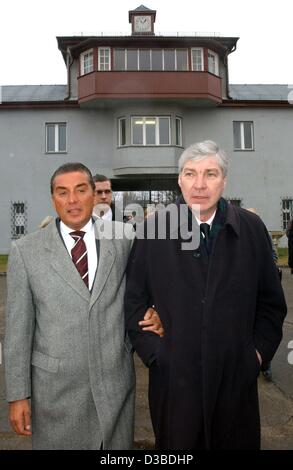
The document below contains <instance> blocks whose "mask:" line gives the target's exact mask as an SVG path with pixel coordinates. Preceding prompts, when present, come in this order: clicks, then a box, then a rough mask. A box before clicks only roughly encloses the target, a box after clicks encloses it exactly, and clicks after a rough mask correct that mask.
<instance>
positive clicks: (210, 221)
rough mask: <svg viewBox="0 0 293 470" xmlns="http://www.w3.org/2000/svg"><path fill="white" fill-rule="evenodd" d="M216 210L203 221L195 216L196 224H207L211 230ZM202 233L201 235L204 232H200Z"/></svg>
mask: <svg viewBox="0 0 293 470" xmlns="http://www.w3.org/2000/svg"><path fill="white" fill-rule="evenodd" d="M216 212H217V211H216V210H215V212H214V213H213V215H212V217H210V218H209V219H208V220H206V221H205V222H203V221H202V220H199V219H198V218H197V217H196V216H195V218H196V221H197V223H198V225H200V224H203V223H205V224H208V225H209V226H210V230H211V228H212V225H213V220H214V218H215V215H216ZM202 235H203V237H204V234H202Z"/></svg>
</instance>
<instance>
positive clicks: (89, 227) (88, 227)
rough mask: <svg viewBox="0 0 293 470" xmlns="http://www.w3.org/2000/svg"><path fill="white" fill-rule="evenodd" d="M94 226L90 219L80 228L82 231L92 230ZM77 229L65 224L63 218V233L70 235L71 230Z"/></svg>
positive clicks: (61, 228)
mask: <svg viewBox="0 0 293 470" xmlns="http://www.w3.org/2000/svg"><path fill="white" fill-rule="evenodd" d="M92 228H93V221H92V219H90V220H89V221H88V222H87V223H86V224H85V225H84V226H83V227H82V228H81V229H80V230H81V231H82V232H86V233H87V232H90V231H91V230H92ZM74 231H75V230H74V229H73V228H70V227H68V225H65V224H64V222H62V220H61V221H60V232H61V234H62V235H63V236H64V235H69V234H70V233H71V232H74Z"/></svg>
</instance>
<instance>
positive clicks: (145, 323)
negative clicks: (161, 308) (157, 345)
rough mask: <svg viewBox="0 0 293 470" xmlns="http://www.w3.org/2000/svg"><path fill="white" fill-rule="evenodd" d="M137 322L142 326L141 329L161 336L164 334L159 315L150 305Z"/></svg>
mask: <svg viewBox="0 0 293 470" xmlns="http://www.w3.org/2000/svg"><path fill="white" fill-rule="evenodd" d="M138 324H139V326H141V327H143V328H142V329H143V331H151V332H153V333H156V334H157V335H159V336H160V337H161V338H162V337H163V336H164V328H163V325H162V322H161V319H160V316H159V314H158V312H157V311H156V310H155V309H154V308H152V307H150V308H148V309H147V311H146V313H145V315H144V317H143V320H142V321H140V322H138Z"/></svg>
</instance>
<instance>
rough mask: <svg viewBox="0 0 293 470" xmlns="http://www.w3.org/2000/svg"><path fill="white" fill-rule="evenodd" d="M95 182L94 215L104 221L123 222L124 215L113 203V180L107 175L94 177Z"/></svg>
mask: <svg viewBox="0 0 293 470" xmlns="http://www.w3.org/2000/svg"><path fill="white" fill-rule="evenodd" d="M93 180H94V182H95V188H96V190H95V203H94V212H93V213H94V215H96V216H97V217H98V218H100V219H103V220H117V221H119V222H123V216H122V214H121V213H120V212H119V211H118V210H117V209H116V207H115V204H114V203H113V201H112V198H113V192H112V185H111V180H110V179H109V178H108V177H107V176H105V175H99V174H96V175H94V176H93Z"/></svg>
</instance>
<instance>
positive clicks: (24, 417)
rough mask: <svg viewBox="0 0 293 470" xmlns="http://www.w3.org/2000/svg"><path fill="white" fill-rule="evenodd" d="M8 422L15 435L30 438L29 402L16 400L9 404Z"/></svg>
mask: <svg viewBox="0 0 293 470" xmlns="http://www.w3.org/2000/svg"><path fill="white" fill-rule="evenodd" d="M9 421H10V424H11V426H12V428H13V429H14V431H15V432H16V433H17V434H20V435H21V436H31V435H32V432H31V410H30V405H29V401H28V400H27V399H25V400H17V401H12V402H11V403H9Z"/></svg>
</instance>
